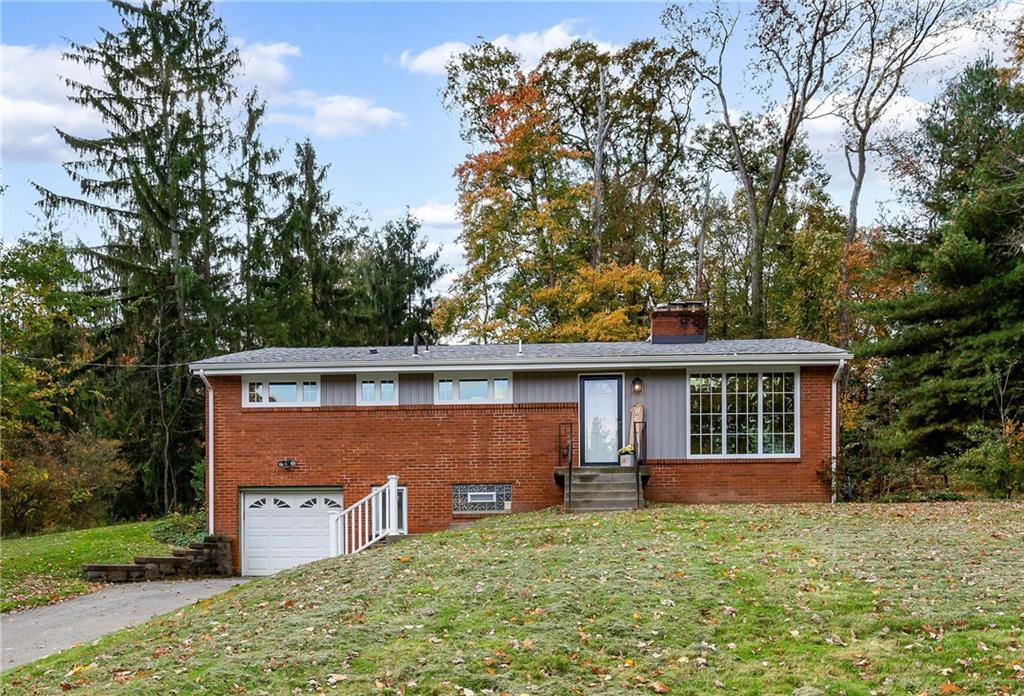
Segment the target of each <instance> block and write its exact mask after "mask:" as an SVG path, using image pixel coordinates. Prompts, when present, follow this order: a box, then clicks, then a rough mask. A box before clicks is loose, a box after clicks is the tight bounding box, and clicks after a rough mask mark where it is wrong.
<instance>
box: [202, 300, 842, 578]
mask: <svg viewBox="0 0 1024 696" xmlns="http://www.w3.org/2000/svg"><path fill="white" fill-rule="evenodd" d="M706 324H707V313H706V307H705V305H704V304H703V303H696V302H676V303H671V304H667V305H660V306H659V307H657V308H656V309H655V310H654V312H653V314H652V318H651V337H650V339H649V340H648V341H644V342H623V343H561V344H520V345H450V346H442V345H431V346H426V345H417V346H391V347H379V348H373V347H369V348H367V347H360V348H264V349H260V350H252V351H246V352H241V353H233V354H230V355H222V356H218V357H214V358H209V359H207V360H201V361H199V362H196V363H193V364H192V365H191V369H192V371H193V372H194V373H196V374H197V375H198V376H199V377H200V378H201V379H202V380H203V382H204V383H205V385H206V388H207V444H206V447H207V491H208V501H207V510H208V513H209V526H210V531H211V533H217V534H220V535H223V536H225V537H227V538H229V539H230V540H231V541H232V547H233V549H232V554H233V563H234V567H235V570H236V571H238V572H242V573H244V574H254V575H258V574H266V573H270V572H275V571H276V570H279V569H281V568H285V567H288V566H291V565H296V564H298V563H303V562H307V561H310V560H315V559H317V558H321V557H324V556H327V555H330V554H332V553H339V552H341V550H339V548H338V546H337V543H338V542H337V538H338V534H339V531H338V529H337V526H338V525H339V524H341V522H339V519H340V518H339V513H340V512H341V511H343V510H345V509H346V507H348V508H352V504H353V503H354V502H356V501H361V500H363V499H364V498H365V497H366V496H368V495H369V494H371V493H372V492H373V491H375V490H376V491H377V493H376V494H375V497H373V498H372V499H371V500H368V501H367V502H365V503H364V505H363V507H361V508H359V509H358V510H356V509H353V510H352V512H351V514H350V515H349V517H350V518H351V519H347V520H346V521H345V524H346V525H348V526H346V527H345V531H344V532H343V533H344V535H346V538H348V537H349V536H352V535H354V534H356V533H357V527H358V528H361V529H362V530H363V532H362V533H363V534H364V535H365V534H367V533H368V532H367V531H366V530H370V531H371V532H379V531H380V529H381V528H383V527H387V528H389V529H391V530H392V531H400V532H402V533H404V532H410V533H416V532H426V531H431V530H439V529H445V528H448V527H449V526H451V525H452V524H454V523H457V522H460V521H464V520H467V519H473V518H478V517H481V516H486V515H495V514H506V513H509V512H516V511H522V510H535V509H538V508H544V507H549V506H552V505H557V504H559V503H562V502H568V503H569V504H570V507H571V508H573V509H606V508H614V507H620V506H622V507H627V506H628V507H635V506H636V505H637V504H638V503H642V501H643V500H644V499H647V500H654V501H675V502H734V501H735V502H779V503H782V502H798V501H828V500H829V499H830V497H831V495H832V494H831V491H830V490H829V488H828V483H827V477H825V476H823V475H822V474H823V473H827V471H828V469H829V467H830V466H834V462H835V455H836V437H837V433H836V417H835V414H836V382H835V378H836V376H837V375H838V373H839V370H840V368H841V366H842V365H843V363H844V361H846V360H849V359H850V358H851V357H852V356H851V354H850V353H848V352H846V351H844V350H842V349H839V348H835V347H832V346H828V345H824V344H821V343H814V342H811V341H805V340H801V339H763V340H722V341H708V340H705V327H706ZM640 406H642V408H639V407H640ZM630 443H632V444H633V449H634V452H635V460H634V462H633V464H635V466H632V467H619V466H618V465H619V464H620V457H619V450H620V448H623V447H625V446H627V445H629V444H630ZM392 475H394V476H397V483H394V482H393V483H392V484H390V485H391V486H393V487H394V488H395V490H396V495H394V496H393V498H394V500H393V501H392V502H387V501H386V498H387V496H386V495H385V494H384V493H382V490H383V489H382V488H381V487H383V486H385V484H387V483H388V480H389V479H388V477H389V476H392ZM387 490H390V488H388V489H387ZM364 508H365V509H364ZM388 510H393V511H394V512H388ZM389 515H390V517H389ZM396 517H397V519H396ZM388 520H395V522H394V525H391V523H390V522H389V521H388ZM332 525H333V527H332ZM350 550H351V549H350Z"/></svg>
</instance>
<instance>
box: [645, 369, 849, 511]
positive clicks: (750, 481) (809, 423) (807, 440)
mask: <svg viewBox="0 0 1024 696" xmlns="http://www.w3.org/2000/svg"><path fill="white" fill-rule="evenodd" d="M833 374H835V368H834V367H804V368H802V369H801V371H800V457H799V458H795V457H794V458H791V459H759V460H758V459H736V460H731V461H730V460H721V459H716V460H713V461H708V460H703V461H697V460H692V461H686V460H672V461H668V460H658V461H651V462H650V466H651V478H650V480H649V481H648V483H647V486H646V487H645V489H644V496H645V497H646V498H647V499H648V500H659V501H664V502H678V503H738V502H758V503H795V502H815V501H820V502H825V501H828V500H830V499H831V492H830V491H829V489H828V486H827V485H826V484H825V482H824V480H823V479H822V478H821V476H820V474H819V471H820V470H821V469H822V468H823V467H825V468H827V467H829V466H830V463H831V456H832V440H831V430H832V414H831V409H832V375H833Z"/></svg>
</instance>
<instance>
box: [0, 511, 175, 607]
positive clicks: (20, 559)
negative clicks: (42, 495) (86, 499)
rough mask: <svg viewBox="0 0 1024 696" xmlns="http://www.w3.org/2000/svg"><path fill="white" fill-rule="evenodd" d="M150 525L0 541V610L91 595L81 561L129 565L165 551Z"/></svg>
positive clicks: (116, 526)
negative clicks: (138, 559) (80, 568)
mask: <svg viewBox="0 0 1024 696" xmlns="http://www.w3.org/2000/svg"><path fill="white" fill-rule="evenodd" d="M154 524H155V523H154V522H136V523H132V524H118V525H112V526H109V527H96V528H94V529H80V530H77V531H74V532H56V533H53V534H38V535H35V536H26V537H17V538H14V539H3V540H0V612H6V611H11V610H12V609H20V608H23V607H30V606H36V605H40V604H48V603H50V602H55V601H58V600H61V599H66V598H68V597H73V596H74V595H79V594H83V593H85V592H90V591H92V590H93V589H94V588H95V587H96V584H95V583H91V582H89V581H88V580H86V579H85V578H83V577H82V575H81V573H80V571H79V566H81V565H82V564H83V563H130V562H131V560H132V558H133V557H135V556H142V555H154V554H163V553H167V550H168V549H169V548H171V547H170V546H169V545H167V544H164V543H160V542H158V541H156V540H155V539H153V537H152V536H151V532H152V531H153V525H154Z"/></svg>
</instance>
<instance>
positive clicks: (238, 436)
mask: <svg viewBox="0 0 1024 696" xmlns="http://www.w3.org/2000/svg"><path fill="white" fill-rule="evenodd" d="M833 371H834V368H830V367H820V368H819V367H810V368H808V367H805V368H803V370H802V371H801V379H800V392H801V399H800V416H801V427H800V452H801V455H800V457H799V458H793V459H785V460H778V459H773V460H749V459H748V460H735V461H723V460H716V461H713V462H708V461H701V462H698V461H686V460H672V461H667V460H659V461H652V462H649V463H650V465H651V477H650V480H649V482H648V484H647V487H646V489H645V496H646V497H647V498H648V499H650V500H659V501H673V502H741V501H742V502H748V501H757V502H797V501H825V500H828V499H829V491H828V489H827V487H826V486H825V484H824V483H823V481H822V479H821V478H820V477H819V475H818V470H819V468H820V467H823V466H825V467H827V466H828V461H829V456H830V447H831V445H830V433H829V431H830V427H831V415H830V413H829V409H830V406H831V391H830V390H831V379H832V374H833ZM210 381H211V383H212V384H213V387H214V401H215V406H214V434H215V442H214V456H215V465H216V469H215V471H214V491H215V500H214V514H215V518H214V529H215V531H216V532H217V533H218V534H223V535H225V536H227V537H229V538H230V539H231V540H232V542H233V543H232V554H233V562H234V564H235V569H236V570H237V569H238V568H239V553H238V551H239V544H238V535H239V524H238V506H239V489H241V488H249V487H258V486H324V487H341V488H343V489H344V493H345V502H346V504H351V503H353V502H355V501H357V500H359V499H360V498H362V497H363V496H364V495H366V494H367V493H369V492H370V487H371V486H373V485H379V484H382V483H384V481H385V479H386V477H387V475H388V474H398V476H399V482H400V485H403V486H408V487H409V490H408V497H409V499H408V510H409V518H408V519H409V531H410V532H413V533H415V532H423V531H431V530H436V529H444V528H446V527H448V526H449V525H450V524H451V523H452V522H453V521H455V520H458V519H465V518H464V517H462V516H455V515H453V514H452V503H451V485H452V484H453V483H505V482H510V483H512V485H513V489H512V504H513V510H516V511H522V510H535V509H539V508H543V507H548V506H551V505H557V504H559V503H561V502H562V489H561V487H560V486H559V485H558V484H557V483H556V482H555V480H554V476H553V469H554V468H555V466H556V462H557V453H556V447H557V441H558V424H559V423H563V422H571V423H573V424H574V430H575V429H576V428H577V426H576V425H575V424H576V418H577V416H576V404H574V403H557V404H516V405H477V406H430V405H428V406H383V407H352V406H323V407H320V408H258V409H257V408H246V409H243V408H242V405H241V380H240V378H238V377H218V378H211V379H210ZM577 451H578V449H577ZM288 457H291V458H293V459H296V460H297V461H298V465H297V466H296V468H294V469H292V470H290V471H282V470H280V469H278V467H277V462H278V460H280V459H285V458H288Z"/></svg>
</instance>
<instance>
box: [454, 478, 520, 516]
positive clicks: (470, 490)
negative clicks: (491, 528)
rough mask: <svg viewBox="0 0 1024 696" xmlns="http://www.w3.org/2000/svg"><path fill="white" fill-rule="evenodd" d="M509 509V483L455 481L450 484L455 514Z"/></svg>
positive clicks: (510, 498)
mask: <svg viewBox="0 0 1024 696" xmlns="http://www.w3.org/2000/svg"><path fill="white" fill-rule="evenodd" d="M511 509H512V484H511V483H456V484H454V485H453V486H452V512H453V513H455V514H475V513H496V512H509V511H510V510H511Z"/></svg>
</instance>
